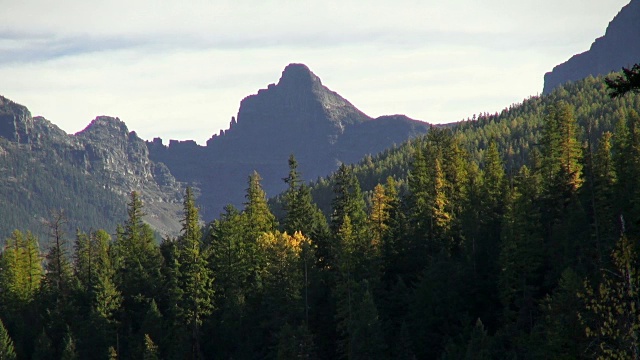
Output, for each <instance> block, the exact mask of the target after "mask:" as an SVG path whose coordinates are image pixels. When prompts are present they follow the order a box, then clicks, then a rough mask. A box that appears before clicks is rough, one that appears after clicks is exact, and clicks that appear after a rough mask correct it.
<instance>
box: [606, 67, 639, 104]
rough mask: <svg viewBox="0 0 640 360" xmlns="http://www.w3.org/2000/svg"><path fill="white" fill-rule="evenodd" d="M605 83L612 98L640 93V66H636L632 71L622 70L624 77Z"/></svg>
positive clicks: (610, 79)
mask: <svg viewBox="0 0 640 360" xmlns="http://www.w3.org/2000/svg"><path fill="white" fill-rule="evenodd" d="M604 81H605V83H606V84H607V87H608V88H609V91H610V92H609V96H611V97H612V98H617V97H621V96H624V95H625V94H627V93H629V92H633V93H637V92H640V64H634V65H633V66H632V67H631V68H630V69H627V68H622V75H618V76H614V77H613V78H607V79H605V80H604Z"/></svg>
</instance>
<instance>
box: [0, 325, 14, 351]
mask: <svg viewBox="0 0 640 360" xmlns="http://www.w3.org/2000/svg"><path fill="white" fill-rule="evenodd" d="M0 359H3V360H5V359H6V360H14V359H16V351H15V348H14V347H13V340H11V337H10V336H9V333H7V329H6V328H5V327H4V324H3V323H2V320H0Z"/></svg>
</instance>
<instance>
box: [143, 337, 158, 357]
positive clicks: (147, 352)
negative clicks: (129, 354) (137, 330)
mask: <svg viewBox="0 0 640 360" xmlns="http://www.w3.org/2000/svg"><path fill="white" fill-rule="evenodd" d="M142 358H143V359H144V360H158V359H159V356H158V346H156V344H155V343H154V342H153V340H151V337H150V336H149V334H144V352H143V355H142Z"/></svg>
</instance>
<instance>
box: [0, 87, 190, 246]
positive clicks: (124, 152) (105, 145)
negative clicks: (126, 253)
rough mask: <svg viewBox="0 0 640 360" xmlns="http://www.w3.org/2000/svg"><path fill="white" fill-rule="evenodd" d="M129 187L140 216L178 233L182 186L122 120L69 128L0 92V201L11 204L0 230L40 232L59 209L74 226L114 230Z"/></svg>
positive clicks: (1, 233) (109, 119)
mask: <svg viewBox="0 0 640 360" xmlns="http://www.w3.org/2000/svg"><path fill="white" fill-rule="evenodd" d="M134 190H135V191H137V192H139V193H140V195H141V197H142V199H143V201H144V202H145V206H146V207H145V212H146V213H147V216H146V217H145V220H146V221H147V222H148V223H149V224H151V225H152V227H154V229H156V230H157V231H158V232H159V233H160V234H166V235H174V234H177V233H178V231H179V229H180V223H179V221H178V220H177V219H178V216H179V212H180V210H181V197H182V191H183V186H182V184H180V183H179V182H177V181H176V180H175V178H174V177H173V176H172V175H171V173H170V172H169V170H168V169H167V168H166V166H164V165H163V164H159V163H154V162H153V161H151V160H150V159H149V150H148V148H147V146H146V144H145V142H144V141H143V140H142V139H140V138H139V137H138V136H137V135H136V133H135V132H129V130H128V129H127V126H126V125H125V123H124V122H122V121H121V120H120V119H118V118H113V117H107V116H99V117H97V118H96V119H95V120H93V121H92V122H91V123H90V124H89V125H88V126H87V127H86V128H85V129H84V130H82V131H80V132H78V133H77V134H75V135H69V134H67V133H65V132H64V131H63V130H61V129H60V128H59V127H57V126H56V125H54V124H52V123H51V122H50V121H48V120H47V119H45V118H44V117H41V116H36V117H32V115H31V113H30V112H29V110H28V109H27V108H26V107H24V106H22V105H19V104H17V103H15V102H13V101H11V100H8V99H7V98H4V97H1V96H0V207H2V208H3V209H8V208H12V209H14V211H13V213H10V214H6V215H5V218H4V219H3V220H4V222H3V224H2V225H0V236H2V237H6V236H7V235H8V233H9V232H11V231H13V229H15V228H19V229H21V230H31V231H34V232H38V231H40V230H41V229H40V228H42V224H41V223H42V222H43V221H45V220H46V219H47V218H48V217H49V216H50V214H49V212H50V211H51V210H58V209H62V210H64V211H65V212H66V213H67V217H68V218H69V219H68V220H69V222H70V224H71V225H72V229H73V227H74V226H77V227H79V228H81V229H85V230H87V231H88V230H89V228H93V229H95V228H97V227H105V228H106V230H108V231H113V230H115V227H113V228H110V227H112V226H113V225H115V223H116V222H119V221H122V220H123V218H122V215H124V214H125V209H126V203H127V201H128V195H129V194H130V192H131V191H134ZM14 214H15V215H14ZM73 230H75V229H73ZM41 232H44V231H41Z"/></svg>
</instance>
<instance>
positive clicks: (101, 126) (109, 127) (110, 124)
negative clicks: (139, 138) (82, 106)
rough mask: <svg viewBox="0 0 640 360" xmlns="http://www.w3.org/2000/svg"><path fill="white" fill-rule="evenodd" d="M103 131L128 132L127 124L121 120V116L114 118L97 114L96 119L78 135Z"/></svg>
mask: <svg viewBox="0 0 640 360" xmlns="http://www.w3.org/2000/svg"><path fill="white" fill-rule="evenodd" d="M103 131H107V132H115V133H123V134H127V133H128V129H127V125H126V124H125V123H124V122H123V121H122V120H120V118H117V117H115V118H114V117H111V116H97V117H96V118H95V119H93V120H91V123H89V125H87V127H86V128H84V129H83V130H82V131H80V132H78V133H77V134H76V135H83V134H91V133H96V132H103Z"/></svg>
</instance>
